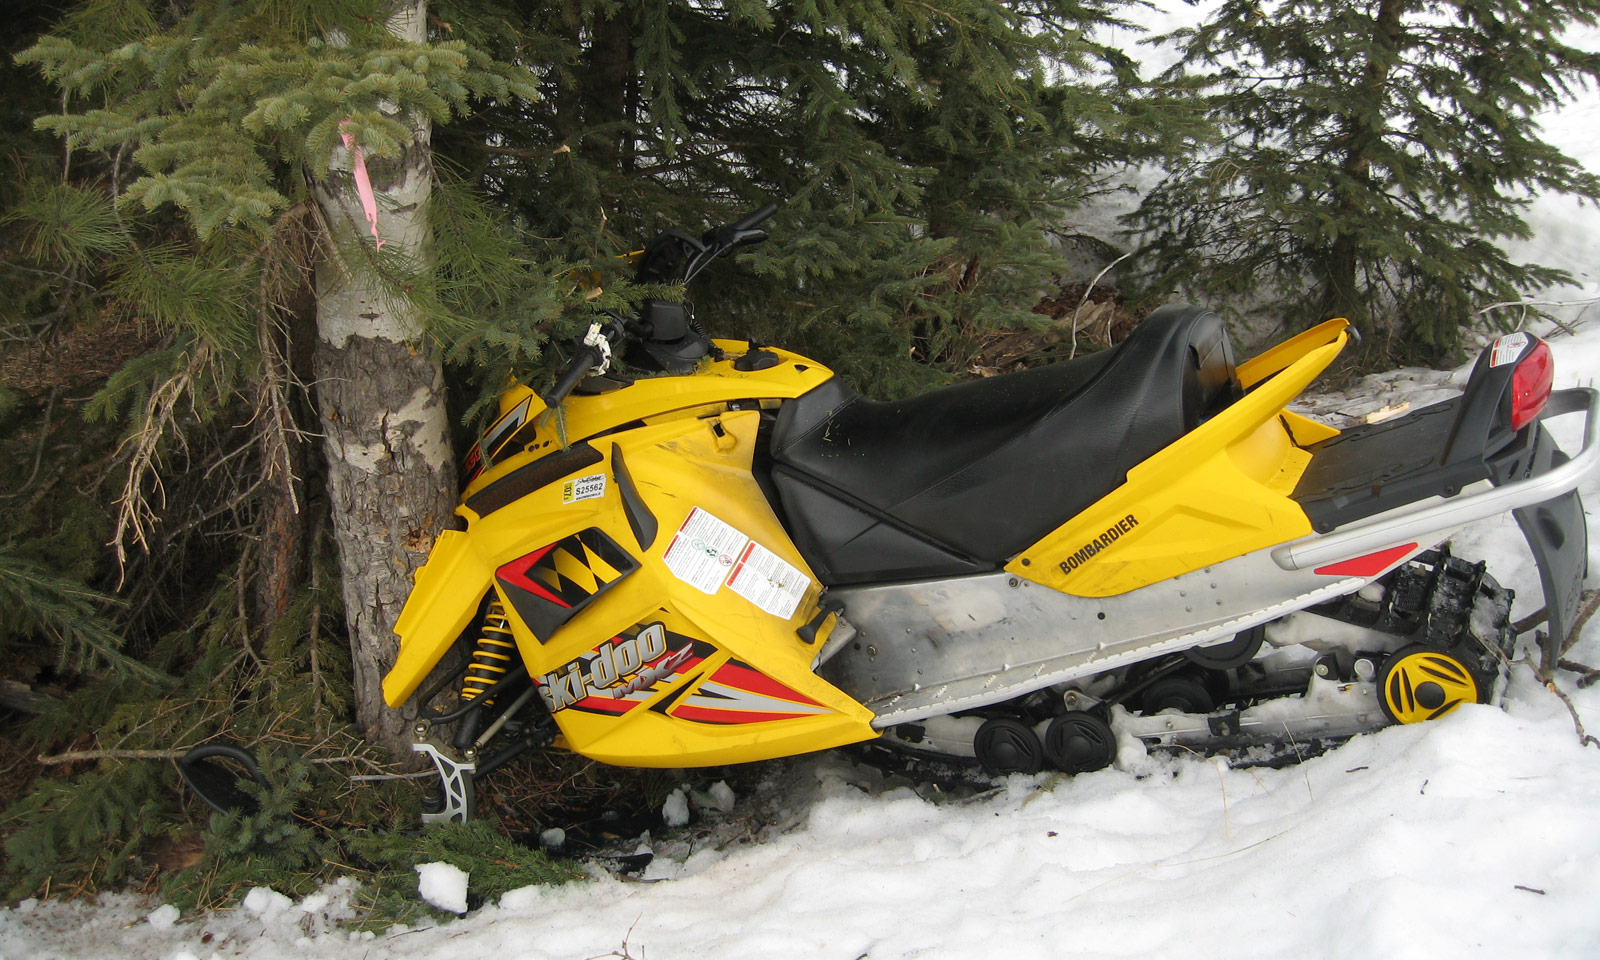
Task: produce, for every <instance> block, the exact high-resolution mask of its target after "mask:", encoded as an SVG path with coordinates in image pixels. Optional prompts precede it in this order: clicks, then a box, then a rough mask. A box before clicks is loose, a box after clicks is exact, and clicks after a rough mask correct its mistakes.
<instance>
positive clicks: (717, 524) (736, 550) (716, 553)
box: [661, 507, 750, 594]
mask: <svg viewBox="0 0 1600 960" xmlns="http://www.w3.org/2000/svg"><path fill="white" fill-rule="evenodd" d="M749 543H750V538H749V537H747V536H745V535H744V534H742V533H740V532H739V531H737V530H735V529H734V528H733V527H731V526H729V525H728V524H726V523H723V522H722V521H721V520H718V519H717V518H716V517H713V516H712V515H711V514H709V513H706V512H705V511H704V510H701V509H700V508H699V507H695V508H694V509H693V510H690V511H689V516H688V518H687V519H685V520H684V521H683V526H681V527H679V528H678V532H677V533H675V534H673V535H672V542H671V543H670V544H668V545H667V552H666V554H665V555H663V556H662V558H661V559H662V560H663V561H665V562H666V564H667V569H668V570H671V571H672V575H673V576H675V577H677V578H678V579H679V580H682V581H683V582H684V583H687V584H688V585H689V586H691V587H694V588H695V589H696V590H699V591H700V592H701V593H712V594H714V593H716V592H717V590H718V589H720V588H721V587H722V582H723V581H724V580H726V579H727V577H728V573H729V572H730V571H731V570H732V569H733V565H734V562H735V561H737V560H738V559H739V556H740V554H742V553H744V548H745V546H746V545H747V544H749Z"/></svg>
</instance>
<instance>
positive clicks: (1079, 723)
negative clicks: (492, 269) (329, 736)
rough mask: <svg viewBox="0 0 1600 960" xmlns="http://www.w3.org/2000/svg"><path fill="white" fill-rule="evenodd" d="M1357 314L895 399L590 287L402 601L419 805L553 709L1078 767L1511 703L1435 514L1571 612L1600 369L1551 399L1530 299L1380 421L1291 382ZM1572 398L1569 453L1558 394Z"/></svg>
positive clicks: (768, 738)
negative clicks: (1524, 320) (1293, 330)
mask: <svg viewBox="0 0 1600 960" xmlns="http://www.w3.org/2000/svg"><path fill="white" fill-rule="evenodd" d="M773 210H774V208H773V207H772V206H770V205H769V206H767V207H764V208H762V209H761V210H759V211H756V212H755V213H753V214H751V215H750V216H748V217H745V218H744V219H742V220H740V221H738V222H736V223H732V224H728V225H725V226H722V227H718V228H716V229H713V230H711V231H709V232H707V233H706V234H704V235H703V236H700V237H695V236H691V235H689V234H687V233H684V232H681V231H677V230H672V231H668V232H667V233H665V234H663V235H662V236H660V237H658V238H657V239H656V240H655V241H654V242H653V243H652V244H651V245H650V246H649V248H648V249H647V250H645V251H644V252H643V254H642V255H641V256H640V259H639V267H638V269H639V276H640V279H641V280H642V281H645V282H670V281H672V280H678V279H681V280H683V281H685V282H688V281H690V280H693V279H694V277H695V275H696V274H698V273H699V272H700V271H701V270H703V269H704V268H705V267H706V266H707V265H708V264H709V263H710V262H711V261H712V260H714V259H715V258H716V257H718V256H719V255H721V254H723V253H725V252H727V251H729V250H732V249H734V248H737V247H739V246H741V245H744V244H748V243H752V242H755V241H758V240H761V239H764V238H765V236H766V234H765V233H764V232H763V231H762V230H761V229H760V228H759V224H760V223H761V222H762V221H763V220H765V219H766V217H768V216H770V215H771V213H772V212H773ZM1353 336H1354V331H1353V330H1352V329H1351V327H1350V326H1349V325H1348V324H1347V323H1346V321H1344V320H1330V321H1328V322H1326V323H1323V324H1321V325H1320V326H1317V327H1315V328H1314V329H1311V330H1308V331H1306V332H1305V333H1302V334H1300V335H1298V336H1296V337H1294V338H1292V339H1290V340H1288V341H1286V342H1283V343H1281V344H1279V345H1277V346H1275V347H1273V348H1272V349H1270V350H1267V351H1266V352H1265V353H1263V354H1261V355H1260V356H1257V357H1254V358H1252V359H1249V360H1247V361H1245V362H1243V363H1236V362H1235V358H1234V354H1233V350H1232V347H1231V345H1230V342H1229V339H1228V335H1227V332H1226V330H1225V328H1224V326H1223V323H1222V321H1221V320H1220V318H1219V317H1218V316H1217V315H1216V314H1214V313H1211V312H1209V311H1207V310H1203V309H1199V308H1195V307H1166V308H1163V309H1160V310H1158V311H1156V312H1155V313H1153V314H1151V315H1150V317H1149V318H1148V319H1146V320H1145V321H1143V322H1142V323H1141V324H1140V325H1139V326H1138V327H1137V328H1136V329H1135V330H1134V331H1133V333H1132V334H1131V335H1130V336H1129V337H1128V338H1127V340H1126V341H1125V342H1123V343H1122V344H1120V345H1119V346H1117V347H1115V348H1113V349H1110V350H1106V351H1103V352H1100V353H1096V354H1093V355H1090V356H1087V357H1084V358H1082V359H1077V360H1071V361H1067V362H1065V363H1058V364H1054V365H1051V366H1047V367H1044V368H1040V369H1032V370H1026V371H1023V372H1019V373H1013V374H1009V375H1003V376H996V377H992V378H989V379H985V380H980V381H976V382H971V383H963V384H959V385H956V386H951V387H946V388H943V389H939V390H935V391H933V392H931V393H928V394H925V395H923V396H918V397H914V398H911V399H908V400H901V401H895V402H876V401H870V400H867V399H864V398H862V397H860V396H858V395H857V394H856V393H854V392H853V391H852V390H851V389H850V388H849V387H848V386H846V385H845V384H843V383H841V382H840V381H839V379H838V378H837V377H835V376H834V375H833V374H832V373H831V372H830V371H829V370H827V369H826V368H824V367H823V366H821V365H820V364H817V363H815V362H813V361H811V360H808V359H807V358H805V357H802V356H798V355H796V354H793V353H789V352H787V351H785V350H782V349H779V348H777V347H773V346H768V345H763V344H757V343H753V342H744V341H731V340H714V339H711V338H710V337H708V336H707V335H706V334H705V333H704V332H703V330H702V328H701V327H700V325H699V324H698V323H697V322H696V321H695V319H694V318H693V316H692V314H691V312H690V310H689V308H688V307H686V306H685V305H684V304H677V303H670V302H666V301H662V300H649V301H646V302H645V303H644V304H643V306H642V308H641V310H640V312H639V313H638V315H637V316H633V317H621V316H608V317H606V318H605V319H604V320H603V321H602V322H597V323H595V324H593V325H592V326H591V328H590V329H589V332H588V334H587V336H586V337H585V338H584V339H583V342H582V344H581V345H580V346H579V347H578V349H577V350H576V353H575V355H574V356H573V358H572V359H571V361H570V362H569V363H568V364H567V365H566V367H565V368H564V370H563V371H562V373H561V375H560V377H559V379H558V382H557V383H556V384H555V386H554V387H553V388H551V389H550V390H549V391H548V392H545V393H543V394H537V393H535V392H534V391H533V390H531V389H529V388H528V387H525V386H517V387H514V388H512V389H510V390H508V391H507V392H506V393H505V394H504V395H503V396H502V397H501V401H500V416H499V419H498V420H497V421H496V422H495V423H494V424H493V426H492V427H491V428H490V430H489V431H488V433H487V435H486V436H485V437H484V438H483V439H482V440H481V441H480V443H479V445H478V446H477V448H476V449H475V450H474V451H473V454H472V455H471V456H470V457H469V459H468V463H467V472H468V477H467V485H466V489H465V492H464V493H463V495H462V498H461V503H460V506H459V507H458V508H457V511H456V512H457V514H458V515H459V518H460V520H461V521H462V523H461V525H460V526H461V528H460V529H453V530H448V531H446V532H444V533H443V534H441V535H440V537H439V539H438V541H437V542H436V543H435V544H434V546H433V552H432V554H431V556H430V558H429V560H428V563H427V565H426V566H425V567H424V568H422V569H421V570H420V571H418V574H417V577H416V589H415V591H414V592H413V593H412V595H411V598H410V600H409V602H408V603H407V604H406V607H405V610H404V612H403V614H402V615H401V617H400V620H399V623H398V625H397V626H396V632H397V633H398V634H399V635H400V637H401V644H400V649H399V653H398V658H397V660H396V662H395V664H394V667H393V669H392V670H391V671H390V672H389V674H388V675H387V677H386V679H385V681H384V694H385V697H386V699H387V700H388V702H389V703H390V704H391V705H393V706H396V707H398V706H400V705H402V704H404V703H406V702H408V701H411V700H413V699H414V698H419V697H420V701H421V710H422V716H423V718H424V719H422V720H421V721H420V722H419V723H418V725H417V729H416V732H417V739H416V743H415V748H416V749H417V750H418V751H420V752H423V753H425V754H427V755H428V756H429V757H430V758H431V760H432V762H433V763H434V765H435V766H436V768H437V771H438V773H439V778H440V789H439V790H438V791H436V793H437V796H436V798H435V802H434V803H433V804H432V809H431V810H430V811H429V812H428V814H427V818H428V819H432V820H453V819H455V820H459V819H465V818H466V817H468V816H470V815H471V812H472V805H473V788H472V785H473V781H474V779H475V778H477V777H480V776H483V775H484V774H486V773H487V772H488V771H490V770H492V769H494V768H495V767H497V766H499V765H500V764H502V763H504V762H505V761H506V760H507V759H509V758H510V757H512V756H514V755H516V754H517V753H519V752H521V751H524V750H527V749H531V748H537V747H541V746H545V745H549V744H552V743H553V744H554V745H555V746H557V747H561V748H565V749H568V750H572V751H575V752H577V753H579V754H582V755H584V756H586V757H590V758H593V759H596V760H600V761H604V762H606V763H613V764H623V765H634V766H652V767H690V766H701V765H716V764H728V763H738V762H743V761H751V760H762V759H768V758H773V757H781V756H786V755H792V754H798V753H804V752H808V751H814V750H821V749H825V748H830V747H837V746H841V745H845V744H854V743H863V742H872V743H874V744H876V745H878V746H881V747H884V748H893V749H895V750H898V751H904V752H906V753H908V754H911V755H931V756H941V757H947V758H957V759H965V760H967V761H971V760H976V761H977V762H978V763H981V765H982V766H983V767H984V768H985V769H986V770H987V771H988V772H989V773H991V774H1004V773H1009V772H1018V771H1021V772H1030V771H1036V770H1039V769H1041V768H1053V769H1057V770H1062V771H1067V772H1081V771H1087V770H1094V769H1098V768H1100V767H1103V766H1105V765H1107V764H1109V763H1110V762H1112V760H1113V759H1114V757H1115V753H1116V749H1117V744H1118V742H1119V739H1123V738H1126V737H1128V736H1132V737H1135V738H1138V739H1139V740H1142V741H1144V742H1145V743H1147V744H1150V745H1155V746H1184V747H1189V748H1192V749H1197V750H1216V749H1223V748H1241V749H1248V748H1251V747H1253V746H1270V745H1271V744H1276V743H1283V742H1294V743H1296V744H1297V745H1310V744H1313V743H1317V742H1326V741H1330V740H1337V739H1339V738H1343V737H1348V736H1350V735H1353V734H1356V733H1359V732H1362V731H1366V730H1372V729H1375V728H1377V727H1379V726H1382V725H1384V724H1388V723H1393V722H1398V723H1412V722H1417V721H1422V720H1428V719H1431V718H1434V717H1437V716H1439V715H1441V714H1444V713H1448V712H1449V711H1451V710H1452V709H1454V708H1455V707H1456V706H1458V705H1459V704H1462V703H1471V702H1489V701H1491V700H1492V699H1493V698H1495V697H1496V696H1497V695H1498V693H1497V690H1496V687H1497V685H1498V684H1499V683H1500V682H1501V681H1502V680H1503V677H1504V672H1505V663H1506V654H1507V653H1508V652H1509V650H1510V645H1511V642H1512V640H1513V638H1512V636H1511V628H1510V626H1509V616H1508V615H1509V610H1510V602H1511V596H1510V593H1509V592H1508V591H1506V590H1504V589H1502V588H1501V587H1500V586H1498V585H1497V584H1496V583H1495V581H1494V579H1493V578H1492V577H1491V576H1490V575H1489V574H1488V573H1487V572H1486V571H1485V570H1484V568H1483V565H1482V564H1471V563H1468V562H1465V561H1463V560H1461V559H1458V558H1455V557H1452V556H1451V555H1450V553H1449V551H1448V548H1447V547H1441V546H1440V544H1441V543H1442V542H1443V541H1445V539H1446V538H1447V537H1449V536H1450V534H1451V533H1452V531H1454V530H1455V529H1457V528H1458V527H1460V526H1461V525H1463V524H1465V523H1467V522H1470V521H1472V520H1476V519H1480V518H1483V517H1487V516H1490V515H1493V514H1498V513H1502V512H1505V511H1512V512H1514V513H1515V515H1516V518H1517V521H1518V523H1519V524H1520V525H1521V528H1522V530H1523V532H1524V533H1525V535H1526V538H1527V541H1528V544H1529V546H1530V547H1531V549H1532V552H1533V555H1534V557H1535V559H1536V560H1537V563H1538V567H1539V571H1540V576H1541V582H1542V586H1543V589H1544V593H1545V601H1546V607H1547V611H1548V629H1549V633H1550V635H1551V636H1554V637H1562V636H1564V635H1565V631H1566V628H1567V625H1569V624H1571V623H1572V621H1573V618H1574V616H1575V612H1576V606H1577V602H1578V596H1579V593H1580V590H1581V584H1582V580H1583V578H1584V575H1585V572H1586V571H1585V565H1586V559H1587V531H1586V529H1585V522H1584V514H1583V510H1582V506H1581V504H1580V503H1579V501H1578V495H1577V492H1576V489H1575V488H1576V487H1577V485H1578V483H1579V480H1580V479H1581V478H1582V477H1583V476H1584V475H1586V474H1587V473H1588V472H1590V471H1592V470H1593V469H1594V467H1595V463H1596V458H1597V456H1600V454H1597V450H1600V447H1597V432H1600V417H1597V414H1600V394H1597V392H1596V391H1594V390H1590V389H1572V390H1563V391H1560V392H1556V393H1553V394H1552V393H1551V383H1552V380H1551V377H1552V364H1551V355H1550V350H1549V348H1548V346H1546V345H1545V344H1544V343H1543V342H1541V341H1540V340H1538V339H1537V338H1535V337H1532V336H1529V335H1527V334H1523V333H1513V334H1510V335H1508V336H1503V337H1501V338H1500V339H1498V340H1497V341H1495V342H1494V344H1493V345H1492V346H1491V347H1490V348H1489V349H1488V350H1486V351H1485V352H1484V353H1483V355H1482V356H1481V357H1480V358H1479V359H1478V362H1477V366H1476V367H1475V368H1474V369H1473V372H1472V375H1471V379H1470V381H1469V383H1468V384H1467V387H1466V390H1465V392H1464V393H1463V394H1462V395H1461V396H1460V397H1458V398H1456V399H1453V400H1450V401H1447V402H1444V403H1440V404H1436V405H1434V406H1430V407H1427V408H1425V409H1420V410H1417V411H1415V412H1412V413H1410V414H1408V415H1405V416H1402V417H1399V418H1397V419H1391V420H1388V421H1385V422H1381V423H1377V424H1373V425H1365V426H1360V427H1356V428H1353V429H1349V430H1345V431H1339V430H1335V429H1333V428H1331V427H1328V426H1325V425H1323V424H1321V423H1318V422H1315V421H1312V420H1310V419H1308V418H1306V417H1303V416H1300V415H1298V414H1296V413H1294V412H1293V411H1291V410H1290V409H1288V406H1287V405H1288V404H1289V403H1290V402H1291V401H1292V400H1293V399H1294V398H1295V397H1296V395H1298V394H1299V393H1300V392H1301V391H1303V390H1304V389H1305V388H1306V386H1307V384H1309V383H1310V382H1311V380H1312V379H1313V378H1314V377H1316V376H1317V374H1318V373H1319V372H1320V371H1322V370H1323V369H1324V368H1325V367H1327V366H1328V364H1329V363H1331V362H1332V361H1333V359H1334V358H1335V357H1336V356H1337V355H1338V354H1339V352H1340V350H1341V349H1342V348H1343V347H1344V346H1345V345H1346V344H1347V343H1348V342H1349V341H1350V340H1351V339H1352V337H1353ZM624 356H626V357H627V358H628V359H630V360H631V361H634V362H636V363H640V364H643V365H648V366H653V367H654V368H655V372H654V373H653V374H651V375H648V376H642V377H638V378H633V377H629V376H625V375H623V374H622V373H620V372H619V371H618V369H617V367H618V364H617V361H618V360H619V359H621V358H622V357H624ZM663 372H664V375H663ZM558 408H559V414H560V415H559V416H556V415H555V414H556V412H557V409H558ZM1567 413H1583V414H1584V415H1585V417H1586V419H1585V428H1584V437H1583V445H1582V449H1581V450H1580V451H1578V453H1577V454H1576V455H1575V456H1574V457H1572V458H1570V459H1569V458H1568V457H1567V456H1566V455H1564V454H1563V453H1562V452H1561V451H1560V450H1559V449H1557V447H1556V445H1555V443H1554V442H1553V441H1552V439H1551V437H1550V435H1549V433H1548V432H1547V431H1546V429H1545V427H1544V426H1543V425H1542V423H1541V421H1542V420H1543V419H1545V418H1549V417H1552V416H1557V415H1561V414H1567ZM461 648H465V649H466V651H467V653H466V655H465V656H464V657H463V658H462V659H464V661H465V666H464V667H463V668H462V669H460V670H459V671H457V672H456V673H455V675H454V676H453V677H449V678H447V679H446V680H443V681H436V682H434V683H433V684H431V685H430V686H429V688H427V689H423V685H424V681H425V679H426V678H428V677H429V675H430V674H431V673H433V672H434V671H435V668H436V667H437V666H438V665H439V664H440V663H441V661H443V660H445V658H446V657H447V656H449V655H451V651H452V650H459V649H461ZM458 656H459V654H458ZM1114 727H1116V728H1117V729H1114ZM1124 742H1126V740H1125V739H1124Z"/></svg>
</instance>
